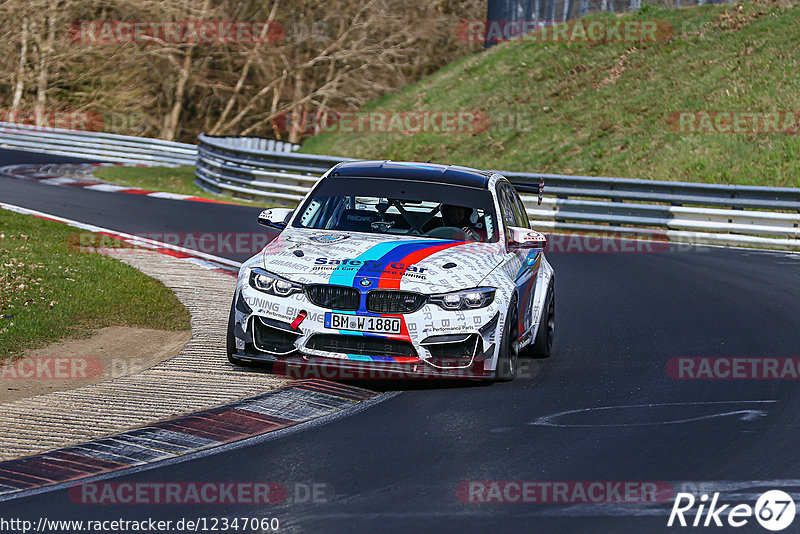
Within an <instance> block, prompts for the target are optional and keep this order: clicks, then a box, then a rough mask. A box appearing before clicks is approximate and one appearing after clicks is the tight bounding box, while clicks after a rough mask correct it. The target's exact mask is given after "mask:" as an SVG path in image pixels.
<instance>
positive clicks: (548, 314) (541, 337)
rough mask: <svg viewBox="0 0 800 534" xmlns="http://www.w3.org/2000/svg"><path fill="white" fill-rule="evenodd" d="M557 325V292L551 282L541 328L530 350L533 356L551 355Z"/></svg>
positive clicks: (540, 323)
mask: <svg viewBox="0 0 800 534" xmlns="http://www.w3.org/2000/svg"><path fill="white" fill-rule="evenodd" d="M555 326H556V293H555V290H554V289H553V284H552V283H551V284H550V286H548V288H547V297H545V299H544V310H543V311H542V317H541V319H540V320H539V330H538V331H537V332H536V339H535V340H534V341H533V343H532V344H531V347H530V351H529V352H530V356H531V357H532V358H549V357H550V353H551V351H552V349H553V333H554V332H555ZM526 352H527V351H526ZM526 355H527V354H526Z"/></svg>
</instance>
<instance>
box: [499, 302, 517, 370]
mask: <svg viewBox="0 0 800 534" xmlns="http://www.w3.org/2000/svg"><path fill="white" fill-rule="evenodd" d="M517 317H518V316H517V299H516V297H515V298H514V299H513V300H512V301H511V304H510V305H509V306H508V313H507V314H506V322H505V325H504V326H503V338H502V340H501V341H500V355H499V357H498V360H497V370H496V371H495V377H496V379H497V380H501V381H509V380H514V377H515V376H516V375H517V364H518V361H519V350H518V348H519V324H518V319H517Z"/></svg>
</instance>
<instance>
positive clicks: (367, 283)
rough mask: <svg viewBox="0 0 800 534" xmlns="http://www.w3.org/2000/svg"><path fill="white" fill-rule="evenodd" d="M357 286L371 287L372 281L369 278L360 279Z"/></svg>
mask: <svg viewBox="0 0 800 534" xmlns="http://www.w3.org/2000/svg"><path fill="white" fill-rule="evenodd" d="M359 284H361V287H369V286H371V285H372V281H371V280H370V279H369V278H362V279H361V281H360V282H359Z"/></svg>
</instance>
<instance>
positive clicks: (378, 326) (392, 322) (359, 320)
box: [325, 312, 400, 334]
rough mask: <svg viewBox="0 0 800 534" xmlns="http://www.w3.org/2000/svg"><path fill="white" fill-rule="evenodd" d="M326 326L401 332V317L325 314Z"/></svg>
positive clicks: (385, 332)
mask: <svg viewBox="0 0 800 534" xmlns="http://www.w3.org/2000/svg"><path fill="white" fill-rule="evenodd" d="M325 328H333V329H338V330H355V331H358V332H372V333H376V334H399V333H400V319H398V318H395V317H371V316H368V315H348V314H345V313H332V312H328V313H326V314H325Z"/></svg>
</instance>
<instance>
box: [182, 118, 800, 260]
mask: <svg viewBox="0 0 800 534" xmlns="http://www.w3.org/2000/svg"><path fill="white" fill-rule="evenodd" d="M252 143H253V141H252V138H236V137H226V138H218V137H211V136H207V135H204V134H201V135H200V137H199V143H198V159H197V171H196V176H197V179H196V181H195V182H196V183H197V184H198V185H199V186H200V187H203V188H204V189H207V190H209V191H213V192H216V193H221V192H228V193H231V194H234V195H237V196H244V197H247V198H258V199H262V200H269V201H275V202H280V203H296V202H298V201H299V200H301V199H302V198H303V195H305V193H306V192H307V191H308V189H309V188H310V187H311V186H312V185H313V184H314V183H315V182H316V181H317V179H318V178H319V176H320V175H321V174H322V173H323V172H325V171H326V170H327V169H329V168H330V167H332V166H333V165H335V164H336V163H339V162H340V161H351V160H352V158H338V157H332V156H317V155H311V154H297V153H292V152H276V151H273V150H268V149H266V147H263V146H260V147H258V148H251V146H252ZM498 172H499V173H501V174H503V175H504V176H505V177H507V178H508V179H509V180H510V181H511V182H512V183H513V184H514V186H515V187H516V189H517V190H518V191H519V192H520V194H521V196H522V200H523V202H524V203H525V205H526V208H527V211H528V216H529V217H530V219H531V222H532V224H533V225H534V227H535V228H539V229H548V230H564V231H571V232H590V233H611V234H614V235H620V236H626V235H627V236H635V237H650V238H655V239H668V240H671V241H678V242H692V243H707V244H719V245H735V246H760V247H774V248H781V249H791V250H800V188H779V187H756V186H739V185H721V184H701V183H687V182H667V181H656V180H635V179H625V178H604V177H591V176H568V175H560V174H539V173H520V172H504V171H498ZM542 177H544V178H545V183H546V185H545V195H546V198H545V199H544V202H543V203H542V205H541V206H539V205H537V202H536V200H537V198H536V196H529V195H527V194H526V193H535V192H537V191H538V187H539V180H540V178H542Z"/></svg>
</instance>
